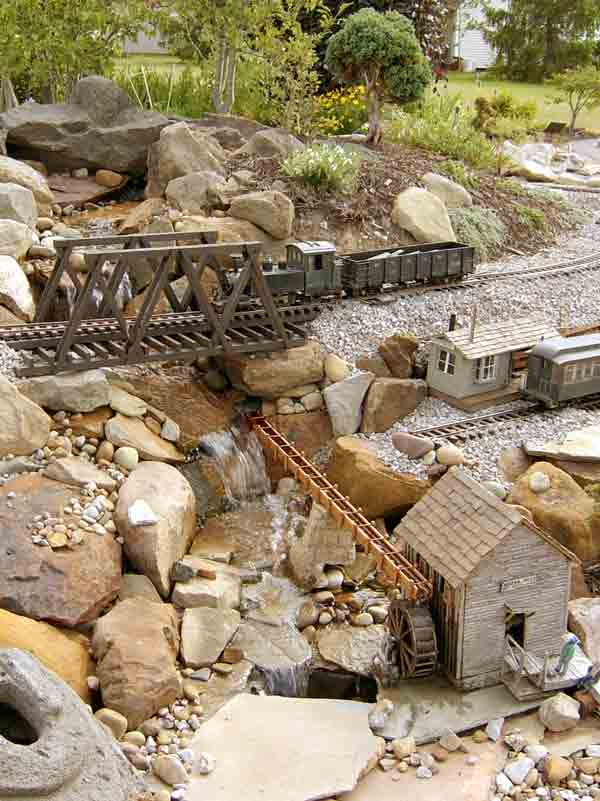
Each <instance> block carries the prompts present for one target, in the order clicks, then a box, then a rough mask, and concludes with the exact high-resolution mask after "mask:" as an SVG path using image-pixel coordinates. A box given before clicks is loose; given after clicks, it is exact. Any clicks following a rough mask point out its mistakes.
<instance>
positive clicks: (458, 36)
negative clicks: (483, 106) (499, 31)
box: [450, 0, 505, 70]
mask: <svg viewBox="0 0 600 801" xmlns="http://www.w3.org/2000/svg"><path fill="white" fill-rule="evenodd" d="M492 4H493V5H494V6H495V7H497V8H502V6H504V5H505V2H504V0H492ZM483 18H484V16H483V11H482V9H481V7H480V5H479V4H478V3H476V2H472V0H457V3H456V8H455V9H454V12H453V13H452V18H451V23H450V58H451V59H461V60H462V62H463V64H464V66H465V68H466V69H471V70H475V69H487V68H488V67H491V66H492V64H493V63H494V60H495V58H496V53H495V52H494V50H493V48H492V47H491V46H490V45H489V44H488V43H487V42H486V40H485V38H484V36H483V33H482V32H481V31H479V30H476V29H475V28H474V25H476V24H477V23H478V22H481V21H483Z"/></svg>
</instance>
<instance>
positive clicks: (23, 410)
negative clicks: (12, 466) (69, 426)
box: [0, 376, 52, 457]
mask: <svg viewBox="0 0 600 801" xmlns="http://www.w3.org/2000/svg"><path fill="white" fill-rule="evenodd" d="M51 422H52V421H51V420H50V418H49V417H48V415H47V414H46V413H45V412H44V410H43V409H41V408H40V407H39V406H38V405H37V404H36V403H34V402H33V401H31V400H29V398H28V397H26V396H25V395H23V394H21V393H20V392H19V390H18V389H17V388H16V387H15V385H14V384H11V383H10V381H8V380H7V379H6V378H5V377H4V376H0V457H2V456H6V455H7V454H9V453H12V454H14V455H15V456H29V454H31V453H33V451H35V450H37V449H38V448H42V447H43V446H44V445H45V444H46V441H47V439H48V434H49V433H50V425H51Z"/></svg>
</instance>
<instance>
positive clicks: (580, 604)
mask: <svg viewBox="0 0 600 801" xmlns="http://www.w3.org/2000/svg"><path fill="white" fill-rule="evenodd" d="M569 631H572V632H573V633H574V634H576V635H577V636H578V637H579V639H580V640H581V643H582V646H583V650H584V651H585V654H586V656H587V657H588V659H590V660H591V661H592V662H594V664H596V663H598V662H600V598H578V599H577V600H575V601H570V602H569Z"/></svg>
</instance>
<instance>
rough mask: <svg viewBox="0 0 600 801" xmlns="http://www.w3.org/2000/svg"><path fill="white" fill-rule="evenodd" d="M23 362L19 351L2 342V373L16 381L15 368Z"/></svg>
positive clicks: (0, 362)
mask: <svg viewBox="0 0 600 801" xmlns="http://www.w3.org/2000/svg"><path fill="white" fill-rule="evenodd" d="M21 364H22V359H21V357H20V356H19V354H18V352H17V351H15V350H13V349H12V348H9V347H8V345H5V344H4V343H3V342H0V374H1V375H3V376H4V377H5V378H7V379H8V380H9V381H16V376H15V368H16V367H19V366H20V365H21Z"/></svg>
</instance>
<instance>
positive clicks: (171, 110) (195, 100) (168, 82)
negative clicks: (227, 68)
mask: <svg viewBox="0 0 600 801" xmlns="http://www.w3.org/2000/svg"><path fill="white" fill-rule="evenodd" d="M113 80H114V81H115V83H117V84H118V85H119V86H120V87H121V88H122V89H124V90H125V91H126V92H127V93H128V94H129V96H130V97H131V99H132V100H133V101H134V102H137V103H138V104H139V105H141V106H142V107H143V108H146V109H150V108H154V109H155V110H156V111H160V112H161V113H162V114H178V115H180V116H182V117H199V116H200V115H201V114H205V113H206V112H207V111H211V110H212V102H211V97H210V95H211V81H210V78H209V77H208V75H205V74H203V73H202V71H201V70H196V69H194V70H192V69H190V68H189V67H186V68H185V69H178V68H177V67H174V68H173V69H172V70H171V71H169V70H165V69H156V68H144V70H143V71H142V69H141V68H139V69H137V68H133V69H131V70H120V71H117V72H116V73H115V74H114V75H113Z"/></svg>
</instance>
